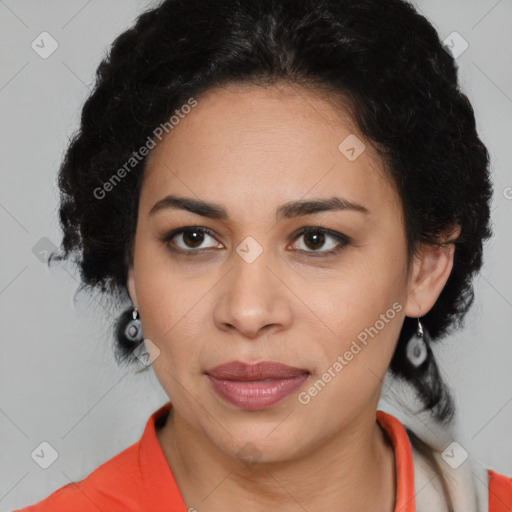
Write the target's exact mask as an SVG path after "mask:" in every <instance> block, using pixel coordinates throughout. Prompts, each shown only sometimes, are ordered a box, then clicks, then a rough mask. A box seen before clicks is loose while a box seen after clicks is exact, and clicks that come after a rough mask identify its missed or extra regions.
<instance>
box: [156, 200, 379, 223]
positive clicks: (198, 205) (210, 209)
mask: <svg viewBox="0 0 512 512" xmlns="http://www.w3.org/2000/svg"><path fill="white" fill-rule="evenodd" d="M168 208H171V209H175V210H186V211H189V212H191V213H195V214H197V215H201V216H202V217H208V218H210V219H218V220H229V215H228V213H227V211H226V209H225V208H224V207H223V206H221V205H219V204H216V203H209V202H206V201H202V200H198V199H193V198H189V197H180V196H176V195H173V194H170V195H168V196H166V197H164V198H163V199H160V200H159V201H157V202H156V203H155V204H154V205H153V207H152V208H151V210H150V211H149V215H150V216H151V215H154V214H155V213H157V212H159V211H161V210H164V209H168ZM343 210H351V211H356V212H360V213H364V214H368V213H370V212H369V210H368V209H367V208H365V207H364V206H363V205H361V204H358V203H355V202H353V201H349V200H348V199H344V198H341V197H331V198H329V199H310V200H297V201H290V202H288V203H285V204H283V205H281V206H280V207H279V208H278V209H277V210H276V220H278V221H279V220H282V219H291V218H293V217H300V216H302V215H309V214H312V213H318V212H326V211H343Z"/></svg>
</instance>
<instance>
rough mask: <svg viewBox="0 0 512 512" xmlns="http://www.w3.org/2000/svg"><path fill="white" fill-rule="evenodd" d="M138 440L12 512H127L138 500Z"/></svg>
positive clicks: (139, 490)
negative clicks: (87, 471)
mask: <svg viewBox="0 0 512 512" xmlns="http://www.w3.org/2000/svg"><path fill="white" fill-rule="evenodd" d="M138 447H139V442H137V443H134V444H132V445H131V446H129V447H128V448H126V449H125V450H123V451H122V452H120V453H118V454H117V455H115V456H114V457H112V458H111V459H109V460H108V461H106V462H104V463H103V464H101V465H100V466H98V467H97V468H96V469H95V470H94V471H92V472H91V473H90V474H89V475H88V476H86V477H85V478H84V479H82V480H79V481H76V482H70V483H68V484H66V485H64V486H62V487H60V488H59V489H57V490H55V491H53V492H52V493H51V494H49V495H48V496H47V497H46V498H44V499H43V500H41V501H38V502H37V503H34V504H32V505H29V506H27V507H24V508H21V509H17V510H13V511H12V512H50V511H51V512H69V511H70V510H73V512H98V510H108V511H109V512H118V511H119V512H121V511H123V512H127V511H129V510H133V505H134V504H135V503H138V502H140V498H141V495H140V494H141V492H142V491H143V489H141V487H140V485H141V484H140V478H139V475H138V473H139V472H140V468H139V465H138Z"/></svg>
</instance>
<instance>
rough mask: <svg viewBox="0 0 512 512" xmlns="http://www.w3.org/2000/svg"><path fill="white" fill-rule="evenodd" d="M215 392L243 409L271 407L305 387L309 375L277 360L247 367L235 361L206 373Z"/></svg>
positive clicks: (303, 370)
mask: <svg viewBox="0 0 512 512" xmlns="http://www.w3.org/2000/svg"><path fill="white" fill-rule="evenodd" d="M205 373H206V375H207V376H208V378H209V380H210V383H211V384H212V387H213V389H214V391H215V392H216V393H217V394H218V395H219V396H220V398H222V399H223V400H225V401H227V402H228V403H230V404H231V405H234V406H236V407H238V408H241V409H248V410H262V409H266V408H268V407H271V406H273V405H275V404H277V403H278V402H280V401H281V400H284V399H285V398H286V397H288V396H290V395H291V394H292V393H293V392H294V391H296V390H297V389H298V388H300V387H301V386H302V384H303V383H304V382H305V381H306V380H307V379H308V377H309V375H310V373H309V372H308V371H307V370H305V369H303V368H295V367H293V366H288V365H285V364H282V363H278V362H275V361H262V362H260V363H256V364H246V363H243V362H241V361H232V362H229V363H225V364H221V365H219V366H216V367H215V368H211V369H210V370H207V371H206V372H205Z"/></svg>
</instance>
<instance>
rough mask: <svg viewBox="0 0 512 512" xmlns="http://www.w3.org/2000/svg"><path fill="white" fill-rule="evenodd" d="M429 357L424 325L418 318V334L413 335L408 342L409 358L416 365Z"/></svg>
mask: <svg viewBox="0 0 512 512" xmlns="http://www.w3.org/2000/svg"><path fill="white" fill-rule="evenodd" d="M427 357H428V350H427V343H426V342H425V337H424V332H423V326H422V325H421V322H420V319H419V318H418V329H417V331H416V336H412V337H411V339H410V340H409V341H408V342H407V359H408V360H409V362H410V363H411V364H412V365H413V366H414V367H416V368H417V367H418V366H420V365H421V364H423V363H424V362H425V361H426V359H427Z"/></svg>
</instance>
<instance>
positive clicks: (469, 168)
mask: <svg viewBox="0 0 512 512" xmlns="http://www.w3.org/2000/svg"><path fill="white" fill-rule="evenodd" d="M230 83H243V84H251V85H257V86H267V85H272V84H277V83H284V84H290V85H293V86H295V85H297V86H301V87H304V88H309V89H310V90H315V91H318V92H321V93H323V94H324V96H326V97H328V98H331V99H332V100H333V101H339V103H338V104H339V105H340V106H341V105H347V106H348V108H349V110H350V113H351V115H352V116H353V119H354V120H355V122H356V125H357V127H358V129H359V130H360V132H361V133H362V134H363V135H364V136H365V137H367V138H368V139H369V140H371V141H372V143H373V144H374V145H375V148H376V149H377V150H378V152H379V154H380V155H381V157H382V159H383V161H384V162H385V164H386V167H387V170H388V173H389V177H390V178H391V180H392V182H393V183H394V185H395V186H396V188H397V190H398V191H399V193H400V197H401V199H402V206H403V212H404V218H405V224H406V226H405V229H406V239H407V251H408V261H409V263H410V261H411V259H412V256H413V255H414V254H415V252H416V251H417V249H418V248H419V245H420V244H421V243H427V244H442V243H444V242H445V239H444V238H443V237H444V235H445V234H446V230H447V229H449V228H451V227H452V226H453V225H454V224H455V223H458V224H459V225H460V226H461V233H460V235H459V237H458V238H457V239H456V240H455V241H454V242H453V243H454V244H455V253H454V265H453V269H452V272H451V274H450V276H449V278H448V281H447V283H446V285H445V287H444V288H443V290H442V292H441V294H440V296H439V298H438V300H437V302H436V303H435V305H434V306H433V307H432V309H431V310H430V311H429V312H428V313H427V314H426V315H425V316H424V317H423V318H422V321H423V323H424V327H425V329H426V331H427V332H428V335H429V339H430V340H431V341H436V340H439V339H441V338H442V337H444V336H446V335H447V334H449V333H450V332H452V331H453V330H454V328H456V327H460V326H462V320H463V317H464V315H465V313H466V312H467V310H468V309H469V307H470V306H471V304H472V302H473V296H474V294H473V288H472V276H473V274H474V273H475V272H477V271H478V270H480V268H481V265H482V245H483V242H484V240H485V239H487V238H489V237H491V236H492V231H491V227H490V201H491V197H492V187H491V180H490V175H489V169H488V167H489V155H488V151H487V149H486V147H485V146H484V144H483V143H482V141H481V140H480V138H479V136H478V135H477V131H476V126H475V117H474V111H473V108H472V106H471V104H470V102H469V100H468V98H467V97H466V96H465V95H464V94H463V93H462V92H461V90H460V88H459V84H458V79H457V67H456V63H455V61H454V59H453V57H452V55H451V54H449V52H448V50H447V49H446V48H445V47H444V46H443V44H442V42H441V41H440V39H439V36H438V34H437V32H436V30H435V29H434V28H433V26H432V25H431V24H430V23H429V22H428V21H427V19H426V18H425V17H424V16H422V15H420V14H419V13H418V12H417V11H416V10H415V8H414V7H413V5H412V4H410V3H408V2H406V1H402V0H387V1H386V2H382V1H381V0H251V1H247V0H216V1H215V2H209V1H206V0H186V1H184V0H166V1H164V2H162V3H161V4H160V5H159V6H158V7H155V8H153V9H151V10H149V11H147V12H145V13H143V14H142V15H140V16H139V18H138V19H137V21H136V23H135V24H134V26H133V27H132V28H130V29H129V30H127V31H125V32H124V33H122V34H121V35H120V36H119V37H117V39H116V40H115V41H114V43H113V45H112V47H111V48H110V50H109V53H108V55H107V56H106V58H105V59H104V60H103V61H102V62H101V64H100V65H99V67H98V69H97V75H96V83H95V87H94V90H93V91H92V93H91V95H90V96H89V98H88V99H87V101H86V102H85V104H84V106H83V110H82V117H81V124H80V128H79V131H78V132H77V133H76V135H75V136H74V138H73V139H72V141H71V143H70V146H69V148H68V150H67V153H66V156H65V159H64V161H63V164H62V166H61V168H60V172H59V177H58V184H59V187H60V190H61V206H60V222H61V226H62V229H63V233H64V236H63V240H62V249H63V251H64V253H63V255H61V256H56V257H55V258H53V257H52V258H51V259H64V258H67V257H68V256H69V254H70V253H73V254H75V256H76V259H75V262H76V263H77V265H78V266H79V268H80V274H81V279H82V283H81V289H83V288H89V289H93V288H98V289H100V290H101V292H102V293H105V292H107V293H109V294H111V296H113V297H117V298H118V300H120V301H121V300H122V299H121V295H123V297H124V300H126V299H127V298H128V295H127V290H126V280H127V270H128V267H129V264H130V262H131V261H132V251H133V241H134V236H135V227H136V221H137V209H138V199H139V192H140V188H141V181H142V178H143V175H144V166H145V161H146V159H145V158H141V159H140V161H137V162H136V163H135V164H134V165H133V168H132V169H131V170H130V172H127V173H126V176H125V177H124V178H123V179H122V180H120V181H119V183H117V184H116V185H115V186H114V187H112V190H111V191H109V193H108V195H107V196H106V197H105V198H101V199H97V198H96V194H95V192H94V191H95V190H98V189H99V188H101V187H104V185H105V184H106V183H107V182H108V181H109V180H110V179H111V177H112V176H113V175H114V174H115V173H116V171H117V170H118V169H120V168H122V166H123V165H124V164H125V163H126V162H127V161H130V159H131V158H132V159H133V156H134V153H136V152H137V151H138V150H139V148H141V147H142V146H144V144H146V142H147V141H148V140H154V139H155V135H154V130H155V128H156V127H158V126H160V125H161V124H163V123H165V122H167V121H168V119H169V117H170V116H171V115H172V114H173V113H174V112H175V111H176V110H177V109H178V108H179V107H180V106H182V105H183V104H186V103H187V100H188V99H189V98H190V97H198V96H199V95H200V94H201V93H202V92H206V91H207V90H211V89H213V88H218V87H222V86H223V85H226V84H230ZM51 259H50V260H51ZM416 323H417V320H416V319H412V318H405V320H404V324H403V326H402V330H401V333H400V336H399V340H398V344H397V348H396V351H395V354H394V356H393V359H392V362H391V366H390V370H391V373H392V374H393V375H394V376H395V377H398V378H401V379H405V380H406V381H407V382H409V383H410V384H412V385H413V386H414V387H415V388H416V391H417V394H418V397H419V398H420V399H421V401H422V403H423V405H424V406H425V409H423V410H426V409H428V410H430V411H431V413H432V414H433V415H434V416H435V417H436V418H437V419H439V420H442V421H448V420H450V419H451V417H452V416H453V412H454V406H453V401H452V398H451V396H450V393H449V391H448V389H447V388H446V386H445V385H444V383H443V380H442V378H441V375H440V372H439V370H438V367H437V365H436V362H435V359H434V357H433V353H432V350H431V348H430V346H429V347H428V355H429V357H428V359H427V362H426V363H424V364H423V365H422V366H421V367H420V368H413V367H412V366H411V365H410V363H409V362H408V360H407V358H406V357H405V347H406V343H407V341H408V340H409V338H410V337H411V335H413V334H414V332H415V329H416ZM116 350H117V355H118V357H119V360H120V361H121V360H122V361H125V360H126V361H129V360H130V358H131V357H133V354H132V352H133V348H132V347H129V346H126V345H123V344H121V343H118V344H117V345H116Z"/></svg>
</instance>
